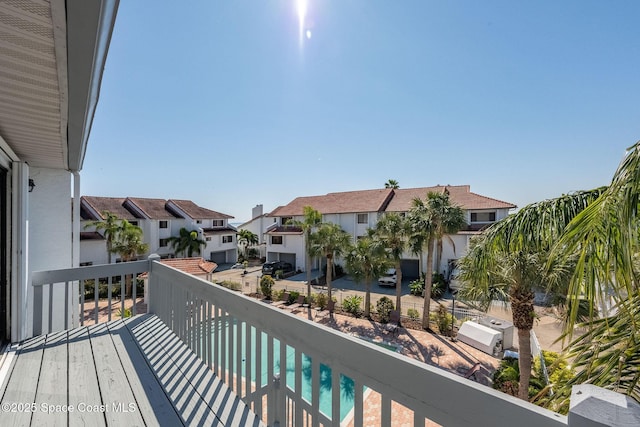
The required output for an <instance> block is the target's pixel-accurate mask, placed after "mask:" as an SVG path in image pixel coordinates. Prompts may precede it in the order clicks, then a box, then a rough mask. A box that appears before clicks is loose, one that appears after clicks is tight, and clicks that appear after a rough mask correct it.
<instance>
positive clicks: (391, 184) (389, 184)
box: [384, 179, 400, 190]
mask: <svg viewBox="0 0 640 427" xmlns="http://www.w3.org/2000/svg"><path fill="white" fill-rule="evenodd" d="M384 188H392V189H394V190H397V189H398V188H400V183H399V182H398V181H396V180H395V179H389V180H387V182H385V183H384Z"/></svg>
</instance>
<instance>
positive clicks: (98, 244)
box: [80, 240, 109, 265]
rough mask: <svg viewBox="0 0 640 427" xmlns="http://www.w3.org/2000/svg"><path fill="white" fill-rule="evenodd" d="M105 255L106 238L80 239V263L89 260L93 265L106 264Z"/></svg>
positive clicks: (106, 258) (107, 259)
mask: <svg viewBox="0 0 640 427" xmlns="http://www.w3.org/2000/svg"><path fill="white" fill-rule="evenodd" d="M108 261H109V258H108V257H107V241H106V240H81V241H80V263H81V264H83V263H86V262H91V263H93V265H99V264H106V263H107V262H108Z"/></svg>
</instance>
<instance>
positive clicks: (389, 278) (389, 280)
mask: <svg viewBox="0 0 640 427" xmlns="http://www.w3.org/2000/svg"><path fill="white" fill-rule="evenodd" d="M397 279H398V276H397V275H396V269H395V268H390V269H388V270H387V272H386V273H385V275H384V276H382V277H380V278H379V279H378V285H380V286H391V287H395V286H396V281H397Z"/></svg>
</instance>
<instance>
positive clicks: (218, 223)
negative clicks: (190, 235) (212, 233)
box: [211, 219, 224, 227]
mask: <svg viewBox="0 0 640 427" xmlns="http://www.w3.org/2000/svg"><path fill="white" fill-rule="evenodd" d="M211 225H212V226H213V227H222V226H223V225H224V220H222V219H214V220H213V221H211Z"/></svg>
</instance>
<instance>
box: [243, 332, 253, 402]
mask: <svg viewBox="0 0 640 427" xmlns="http://www.w3.org/2000/svg"><path fill="white" fill-rule="evenodd" d="M244 325H245V329H244V335H245V337H244V338H245V345H244V375H245V380H244V389H245V392H244V395H243V396H248V395H250V394H251V392H252V390H251V371H252V369H251V365H252V363H253V361H254V360H255V358H254V357H253V353H252V351H253V346H252V345H251V336H252V334H253V327H252V326H251V325H250V324H249V323H248V322H245V323H244Z"/></svg>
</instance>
